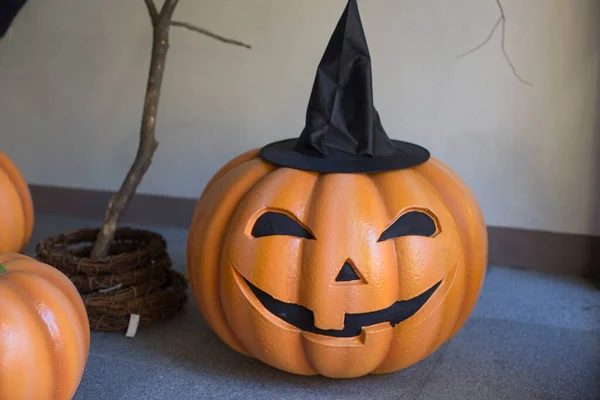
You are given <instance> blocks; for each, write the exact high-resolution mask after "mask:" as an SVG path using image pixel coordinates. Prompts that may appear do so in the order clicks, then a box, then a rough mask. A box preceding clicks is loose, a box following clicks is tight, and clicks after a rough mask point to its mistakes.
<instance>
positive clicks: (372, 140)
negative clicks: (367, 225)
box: [260, 0, 429, 172]
mask: <svg viewBox="0 0 600 400" xmlns="http://www.w3.org/2000/svg"><path fill="white" fill-rule="evenodd" d="M260 157H261V158H262V159H264V160H265V161H267V162H269V163H272V164H275V165H279V166H283V167H290V168H295V169H302V170H309V171H318V172H382V171H391V170H397V169H404V168H410V167H414V166H416V165H419V164H422V163H424V162H426V161H427V160H428V159H429V151H427V150H426V149H424V148H423V147H420V146H417V145H415V144H412V143H407V142H402V141H399V140H392V139H390V138H389V137H388V136H387V134H386V133H385V130H384V129H383V126H382V125H381V121H380V119H379V114H378V113H377V110H376V109H375V106H374V105H373V83H372V76H371V56H370V54H369V49H368V47H367V40H366V38H365V33H364V30H363V27H362V23H361V20H360V14H359V12H358V5H357V4H356V0H349V1H348V5H347V6H346V9H345V10H344V13H343V14H342V17H341V18H340V21H339V22H338V24H337V27H336V28H335V31H334V32H333V35H332V36H331V39H330V41H329V44H328V46H327V49H326V50H325V54H324V55H323V58H322V59H321V63H320V64H319V68H318V70H317V76H316V78H315V82H314V85H313V89H312V93H311V96H310V100H309V103H308V109H307V112H306V126H305V127H304V130H303V131H302V133H301V135H300V137H299V138H297V139H288V140H283V141H280V142H275V143H271V144H269V145H267V146H265V147H263V148H262V150H261V152H260Z"/></svg>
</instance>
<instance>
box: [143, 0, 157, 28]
mask: <svg viewBox="0 0 600 400" xmlns="http://www.w3.org/2000/svg"><path fill="white" fill-rule="evenodd" d="M144 2H145V3H146V7H148V13H149V14H150V19H151V20H152V23H156V20H157V19H158V11H157V10H156V5H155V4H154V0H144Z"/></svg>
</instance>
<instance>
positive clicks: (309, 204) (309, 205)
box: [296, 174, 323, 369]
mask: <svg viewBox="0 0 600 400" xmlns="http://www.w3.org/2000/svg"><path fill="white" fill-rule="evenodd" d="M322 177H323V174H317V179H315V182H314V183H313V185H312V187H311V190H310V194H309V195H308V197H307V200H306V203H305V205H304V215H305V217H304V221H306V223H307V224H308V221H311V222H312V221H313V214H312V213H313V210H314V209H315V208H314V207H313V201H314V199H315V196H316V194H317V192H318V190H317V188H318V187H320V185H321V184H322V183H323V180H322V179H321V178H322ZM312 234H313V237H315V238H316V236H315V233H314V231H313V232H312ZM317 240H318V239H317ZM306 245H307V242H306V240H302V241H301V242H300V257H299V258H300V260H301V262H300V266H304V265H305V261H306V260H305V257H306V252H305V248H306ZM303 276H304V274H303V273H302V271H300V276H298V278H297V281H298V284H297V285H296V298H297V299H300V296H301V291H302V277H303ZM307 361H308V358H307ZM309 365H310V366H311V368H313V369H314V366H313V365H312V364H310V362H309Z"/></svg>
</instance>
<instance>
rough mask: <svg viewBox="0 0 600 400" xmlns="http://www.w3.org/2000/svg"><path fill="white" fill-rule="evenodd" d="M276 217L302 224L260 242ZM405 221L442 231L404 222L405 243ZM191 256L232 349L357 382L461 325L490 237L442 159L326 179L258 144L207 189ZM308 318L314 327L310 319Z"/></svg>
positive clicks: (411, 357)
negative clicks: (264, 155)
mask: <svg viewBox="0 0 600 400" xmlns="http://www.w3.org/2000/svg"><path fill="white" fill-rule="evenodd" d="M267 213H276V214H280V215H282V216H283V217H281V218H288V219H290V220H293V221H294V222H295V223H296V224H295V226H296V228H295V229H296V230H295V231H294V230H293V229H294V228H290V231H289V232H285V231H283V232H281V231H280V232H274V233H273V235H270V236H269V235H266V234H265V235H262V236H260V237H256V235H254V234H253V231H254V229H255V227H256V226H257V224H259V221H260V220H261V216H264V215H266V214H267ZM415 213H416V214H415ZM406 216H411V218H412V216H414V217H417V218H421V217H422V218H424V219H425V220H427V221H429V224H430V226H431V227H432V230H431V232H429V234H427V235H423V234H414V235H413V234H412V233H413V232H411V229H412V228H411V226H412V227H413V228H414V226H415V223H414V221H413V223H411V222H410V221H408V220H407V219H406V218H405V219H404V223H403V224H404V226H403V227H402V226H401V227H400V230H397V233H398V232H399V233H401V235H399V236H397V237H396V236H395V234H394V232H393V231H394V229H395V228H394V226H395V225H397V223H398V221H402V218H403V217H406ZM290 224H291V225H288V226H290V227H291V226H293V225H294V224H293V223H291V222H290ZM302 232H305V233H308V235H309V236H310V237H307V236H303V235H302ZM385 232H391V233H388V234H387V236H388V237H387V238H386V236H385V235H384V233H385ZM381 239H385V240H381ZM187 262H188V274H189V277H190V282H191V287H192V289H193V292H194V294H195V297H196V300H197V302H198V303H199V306H200V310H201V312H202V313H203V315H204V316H205V318H206V319H207V321H208V323H209V324H210V326H211V328H212V329H213V330H214V331H215V332H216V333H217V335H219V336H220V337H221V339H223V340H224V341H225V342H226V343H227V344H228V345H229V346H231V347H232V348H233V349H235V350H237V351H239V352H241V353H243V354H246V355H250V356H253V357H256V358H259V359H260V360H262V361H264V362H265V363H267V364H270V365H272V366H274V367H277V368H280V369H282V370H285V371H289V372H293V373H296V374H303V375H313V374H322V375H326V376H329V377H357V376H361V375H364V374H368V373H386V372H391V371H396V370H399V369H402V368H406V367H408V366H410V365H413V364H414V363H416V362H418V361H420V360H422V359H424V358H425V357H427V356H428V355H429V354H431V353H432V352H433V351H435V350H436V349H437V348H438V347H439V346H440V345H441V344H442V343H444V342H445V341H446V340H448V339H449V338H450V337H451V336H453V335H454V334H455V333H456V332H457V331H458V330H459V329H460V328H461V327H462V325H463V324H464V323H465V321H466V320H467V318H468V316H469V314H470V313H471V311H472V310H473V307H474V305H475V303H476V301H477V298H478V296H479V292H480V289H481V286H482V283H483V279H484V275H485V267H486V263H487V234H486V226H485V223H484V220H483V216H482V214H481V212H480V209H479V207H478V205H477V202H476V200H475V198H474V197H473V195H472V194H471V192H470V191H469V189H468V188H467V187H466V186H465V184H464V183H463V182H462V181H461V180H460V179H459V178H458V176H457V175H456V174H454V173H453V172H452V171H451V170H450V169H449V168H447V167H446V166H445V165H444V164H442V163H441V162H440V161H438V160H436V159H433V158H431V159H430V160H429V161H427V162H426V163H424V164H421V165H419V166H416V167H413V168H409V169H403V170H398V171H390V172H383V173H372V174H320V173H317V172H310V171H302V170H296V169H292V168H278V167H276V166H274V165H272V164H269V163H267V162H264V161H263V160H262V159H261V158H258V151H257V150H254V151H251V152H248V153H245V154H243V155H241V156H240V157H238V158H236V159H235V160H233V161H231V162H230V163H229V164H227V165H226V166H224V167H223V168H222V169H221V170H220V171H219V172H217V174H216V175H215V176H214V177H213V179H212V180H211V181H210V182H209V183H208V185H207V187H206V189H205V191H204V193H203V194H202V196H201V198H200V200H199V201H198V203H197V206H196V209H195V213H194V217H193V220H192V223H191V227H190V231H189V237H188V247H187ZM341 275H344V276H342V279H339V277H340V276H341ZM349 276H350V277H352V276H354V278H353V279H349V278H348V277H349ZM344 278H346V279H344ZM396 304H397V305H400V306H408V310H409V311H408V313H409V315H404V317H406V318H404V317H403V318H402V320H401V321H394V320H392V318H388V317H389V315H388V314H386V312H392V311H393V310H391V309H390V307H393V306H394V305H396ZM386 310H387V311H386ZM405 312H406V311H405ZM307 313H308V314H310V313H312V315H313V320H312V325H310V324H308V325H306V323H303V322H299V320H301V319H302V318H303V315H304V314H307ZM352 315H355V316H358V317H350V318H348V316H352ZM363 317H364V320H363V321H365V324H366V325H362V322H361V318H363ZM308 318H309V319H310V315H309V317H308ZM353 318H354V319H355V321H354V322H349V321H351V320H352V319H353ZM369 318H372V319H369ZM351 324H354V325H355V326H353V327H350V328H351V329H347V325H351ZM299 326H300V327H299Z"/></svg>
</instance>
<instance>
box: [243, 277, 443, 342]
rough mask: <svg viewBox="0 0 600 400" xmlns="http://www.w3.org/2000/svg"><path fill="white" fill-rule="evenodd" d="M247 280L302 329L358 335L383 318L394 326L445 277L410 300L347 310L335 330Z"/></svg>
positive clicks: (264, 299) (279, 313) (265, 302)
mask: <svg viewBox="0 0 600 400" xmlns="http://www.w3.org/2000/svg"><path fill="white" fill-rule="evenodd" d="M244 280H245V281H246V284H248V287H250V289H251V290H252V292H253V293H254V295H255V296H256V298H257V299H258V300H259V301H260V302H261V303H262V305H263V306H264V307H265V308H266V309H267V310H268V311H269V312H270V313H271V314H273V315H275V316H276V317H278V318H280V319H282V320H284V321H285V322H287V323H288V324H290V325H293V326H295V327H296V328H298V329H300V330H302V331H305V332H312V333H316V334H319V335H325V336H332V337H354V336H358V335H360V332H361V331H362V328H363V327H366V326H371V325H377V324H379V323H382V322H389V323H390V324H391V325H392V327H394V326H396V325H397V324H399V323H400V322H402V321H404V320H406V319H408V318H410V317H412V316H413V315H414V314H415V313H416V312H417V311H419V310H420V309H421V307H423V305H425V303H426V302H427V300H429V298H430V297H431V296H432V295H433V293H434V292H435V291H436V289H437V288H438V287H439V286H440V285H441V283H442V281H439V282H438V283H436V284H435V285H434V286H433V287H431V288H430V289H428V290H427V291H425V292H424V293H421V294H420V295H418V296H417V297H413V298H412V299H410V300H403V301H397V302H395V303H394V304H392V305H391V306H389V307H388V308H384V309H383V310H379V311H372V312H367V313H360V314H346V315H345V317H344V329H342V330H336V329H319V328H317V327H316V326H315V322H314V314H313V312H312V311H311V310H309V309H308V308H306V307H303V306H301V305H298V304H292V303H284V302H282V301H279V300H277V299H275V298H273V296H271V295H270V294H268V293H266V292H263V291H262V290H260V289H259V288H257V287H256V286H254V285H253V284H252V283H250V282H249V281H248V280H247V279H245V278H244Z"/></svg>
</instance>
